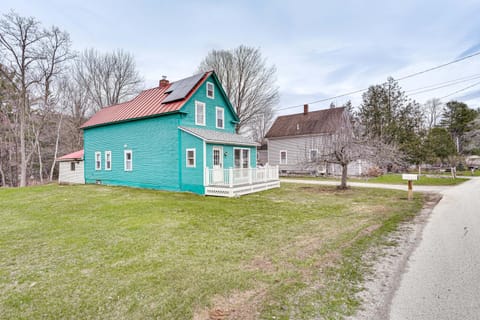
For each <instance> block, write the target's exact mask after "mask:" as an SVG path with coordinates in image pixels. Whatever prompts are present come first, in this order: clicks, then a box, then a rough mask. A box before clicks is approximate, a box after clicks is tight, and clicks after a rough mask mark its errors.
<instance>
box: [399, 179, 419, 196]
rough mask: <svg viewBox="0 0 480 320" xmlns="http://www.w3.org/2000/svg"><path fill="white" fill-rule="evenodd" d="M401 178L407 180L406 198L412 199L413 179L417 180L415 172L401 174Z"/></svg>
mask: <svg viewBox="0 0 480 320" xmlns="http://www.w3.org/2000/svg"><path fill="white" fill-rule="evenodd" d="M402 179H403V180H407V181H408V200H412V199H413V181H417V180H418V175H417V174H407V173H404V174H402Z"/></svg>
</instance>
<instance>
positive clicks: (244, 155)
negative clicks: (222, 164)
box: [242, 149, 250, 168]
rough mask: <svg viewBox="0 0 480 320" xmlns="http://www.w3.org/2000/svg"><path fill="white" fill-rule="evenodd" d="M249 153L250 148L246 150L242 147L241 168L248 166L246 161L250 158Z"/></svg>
mask: <svg viewBox="0 0 480 320" xmlns="http://www.w3.org/2000/svg"><path fill="white" fill-rule="evenodd" d="M249 153H250V150H248V149H243V150H242V167H243V168H248V167H249V165H248V161H249V160H250V157H249Z"/></svg>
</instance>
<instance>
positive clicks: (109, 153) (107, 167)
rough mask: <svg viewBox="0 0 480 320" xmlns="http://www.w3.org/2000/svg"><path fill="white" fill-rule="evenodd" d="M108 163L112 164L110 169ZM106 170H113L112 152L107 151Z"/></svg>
mask: <svg viewBox="0 0 480 320" xmlns="http://www.w3.org/2000/svg"><path fill="white" fill-rule="evenodd" d="M108 156H110V160H108V158H109V157H108ZM108 162H110V167H109V166H108V165H107V164H108ZM105 170H107V171H111V170H112V151H105Z"/></svg>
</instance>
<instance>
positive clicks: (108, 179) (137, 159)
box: [81, 71, 280, 197]
mask: <svg viewBox="0 0 480 320" xmlns="http://www.w3.org/2000/svg"><path fill="white" fill-rule="evenodd" d="M238 121H239V118H238V116H237V114H236V113H235V110H234V108H233V107H232V105H231V103H230V101H229V99H228V97H227V96H226V94H225V92H224V90H223V88H222V86H221V84H220V82H219V80H218V78H217V76H216V75H215V73H214V72H213V71H210V72H206V73H202V74H198V75H194V76H191V77H188V78H185V79H182V80H179V81H175V82H172V83H170V82H169V81H168V80H166V79H162V80H160V82H159V85H158V87H155V88H152V89H148V90H145V91H142V92H141V93H140V94H139V95H138V96H137V97H135V98H134V99H132V100H130V101H128V102H125V103H121V104H118V105H114V106H110V107H106V108H103V109H101V110H100V111H98V112H97V113H96V114H95V115H93V116H92V117H91V118H90V119H89V120H88V121H87V122H85V123H84V124H83V125H82V127H81V128H82V129H83V133H84V176H85V183H97V184H106V185H121V186H131V187H139V188H150V189H161V190H171V191H186V192H194V193H197V194H201V195H214V196H228V197H232V196H238V195H243V194H247V193H252V192H256V191H261V190H266V189H270V188H275V187H279V186H280V182H279V178H278V168H277V167H268V166H267V167H262V168H257V166H256V158H257V157H256V146H257V144H256V143H255V142H253V141H251V140H250V139H248V138H246V137H243V136H241V135H238V134H236V133H235V125H236V124H237V123H238Z"/></svg>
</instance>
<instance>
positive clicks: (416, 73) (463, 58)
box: [396, 51, 480, 81]
mask: <svg viewBox="0 0 480 320" xmlns="http://www.w3.org/2000/svg"><path fill="white" fill-rule="evenodd" d="M478 55H480V51H478V52H475V53H472V54H470V55H468V56H465V57H462V58H458V59H456V60H453V61H450V62H447V63H444V64H441V65H438V66H436V67H432V68H428V69H425V70H422V71H419V72H415V73H412V74H409V75H407V76H404V77H401V78H398V79H396V80H397V81H400V80H405V79H408V78H412V77H415V76H418V75H421V74H424V73H427V72H430V71H433V70H437V69H440V68H443V67H446V66H449V65H451V64H454V63H457V62H460V61H463V60H467V59H470V58H473V57H475V56H478Z"/></svg>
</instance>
